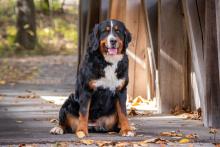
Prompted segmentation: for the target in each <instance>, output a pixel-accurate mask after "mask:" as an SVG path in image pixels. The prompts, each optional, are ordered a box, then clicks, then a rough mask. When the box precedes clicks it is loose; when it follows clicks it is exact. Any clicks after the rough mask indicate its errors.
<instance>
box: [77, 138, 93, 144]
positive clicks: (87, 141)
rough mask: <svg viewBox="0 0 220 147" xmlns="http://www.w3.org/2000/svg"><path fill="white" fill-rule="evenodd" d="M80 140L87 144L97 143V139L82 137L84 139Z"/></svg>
mask: <svg viewBox="0 0 220 147" xmlns="http://www.w3.org/2000/svg"><path fill="white" fill-rule="evenodd" d="M80 142H81V143H83V144H85V145H91V144H94V143H95V141H94V140H91V139H82V140H80Z"/></svg>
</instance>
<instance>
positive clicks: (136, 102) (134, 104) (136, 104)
mask: <svg viewBox="0 0 220 147" xmlns="http://www.w3.org/2000/svg"><path fill="white" fill-rule="evenodd" d="M143 102H144V100H143V98H142V97H141V96H138V97H136V98H134V100H133V102H132V104H131V105H132V106H138V105H140V103H143Z"/></svg>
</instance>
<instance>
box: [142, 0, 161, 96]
mask: <svg viewBox="0 0 220 147" xmlns="http://www.w3.org/2000/svg"><path fill="white" fill-rule="evenodd" d="M156 4H157V2H156V3H155V1H152V0H142V1H141V5H142V9H143V15H144V18H143V20H144V24H145V28H146V29H145V30H146V35H147V36H148V37H147V40H146V41H147V42H149V46H148V48H147V53H146V54H147V55H148V57H149V61H147V62H149V65H150V79H149V81H150V87H151V91H150V98H152V97H155V96H156V90H158V88H159V87H158V83H156V81H158V80H157V74H156V70H157V69H156V59H157V57H156V54H155V50H157V46H154V42H155V44H157V39H156V38H157V37H155V35H154V34H155V33H156V32H155V30H156V29H157V27H153V26H152V25H151V24H154V25H155V26H157V25H156V24H157V23H155V22H152V21H153V20H152V19H153V18H154V19H156V20H157V17H156V16H155V17H153V16H152V15H151V17H153V18H152V19H151V20H150V19H149V18H150V16H149V13H155V12H157V11H156V10H157V9H153V10H152V11H153V12H152V11H150V10H149V9H150V7H153V8H155V7H154V5H155V6H156ZM148 5H149V6H148ZM148 8H149V9H148ZM156 14H157V13H156ZM155 28H156V29H155ZM155 39H156V40H155ZM157 97H159V96H157Z"/></svg>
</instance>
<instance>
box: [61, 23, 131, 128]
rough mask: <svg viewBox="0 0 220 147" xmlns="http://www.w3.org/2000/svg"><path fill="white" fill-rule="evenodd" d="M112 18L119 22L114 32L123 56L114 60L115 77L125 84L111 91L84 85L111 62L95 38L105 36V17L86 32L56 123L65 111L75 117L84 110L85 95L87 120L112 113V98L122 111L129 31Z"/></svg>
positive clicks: (64, 114) (98, 38) (99, 75)
mask: <svg viewBox="0 0 220 147" xmlns="http://www.w3.org/2000/svg"><path fill="white" fill-rule="evenodd" d="M113 21H114V23H116V24H117V25H118V26H119V30H120V32H118V33H119V34H118V35H119V36H120V38H121V39H123V42H124V48H123V59H122V60H121V61H120V62H119V63H118V66H117V69H116V71H115V72H116V73H117V78H118V79H122V78H125V79H126V84H125V86H124V87H123V88H122V89H121V90H120V91H111V90H109V89H108V88H107V89H104V88H103V87H98V88H97V89H96V90H95V91H94V90H91V89H90V88H89V86H88V83H89V81H90V80H92V79H99V78H101V77H103V76H104V68H105V67H106V66H107V65H110V64H111V63H108V62H106V61H105V59H104V57H103V55H102V54H101V53H100V52H99V41H100V40H101V39H102V38H103V37H104V36H105V33H104V32H103V28H104V27H105V26H106V25H107V24H109V22H110V21H109V20H106V21H104V22H102V23H100V24H97V25H95V27H94V29H93V32H92V33H91V34H90V36H89V42H88V48H87V52H86V55H85V58H84V61H83V63H82V65H81V67H80V70H79V73H78V75H77V81H76V91H75V95H74V94H71V95H70V96H69V98H68V99H67V100H66V102H65V103H64V104H63V106H62V107H61V109H60V112H59V122H60V125H64V124H65V121H66V115H67V113H70V114H72V115H73V116H76V117H79V112H81V113H82V114H85V113H86V111H87V105H88V102H89V99H91V105H90V109H89V120H91V121H95V120H96V119H98V118H100V117H102V116H108V115H111V114H113V113H115V111H116V108H115V101H116V99H119V102H120V105H121V107H122V109H123V112H124V113H125V114H126V98H127V95H126V94H127V88H126V86H127V84H128V56H127V55H126V53H125V51H126V48H127V46H128V43H129V42H130V41H131V35H130V33H129V32H128V31H127V29H126V28H125V26H124V24H123V23H122V22H120V21H117V20H113Z"/></svg>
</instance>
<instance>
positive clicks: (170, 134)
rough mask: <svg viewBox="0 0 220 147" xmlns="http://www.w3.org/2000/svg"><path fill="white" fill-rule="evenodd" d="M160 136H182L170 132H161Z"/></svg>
mask: <svg viewBox="0 0 220 147" xmlns="http://www.w3.org/2000/svg"><path fill="white" fill-rule="evenodd" d="M160 136H171V137H182V136H183V134H182V133H179V132H176V131H171V132H161V133H160Z"/></svg>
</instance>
